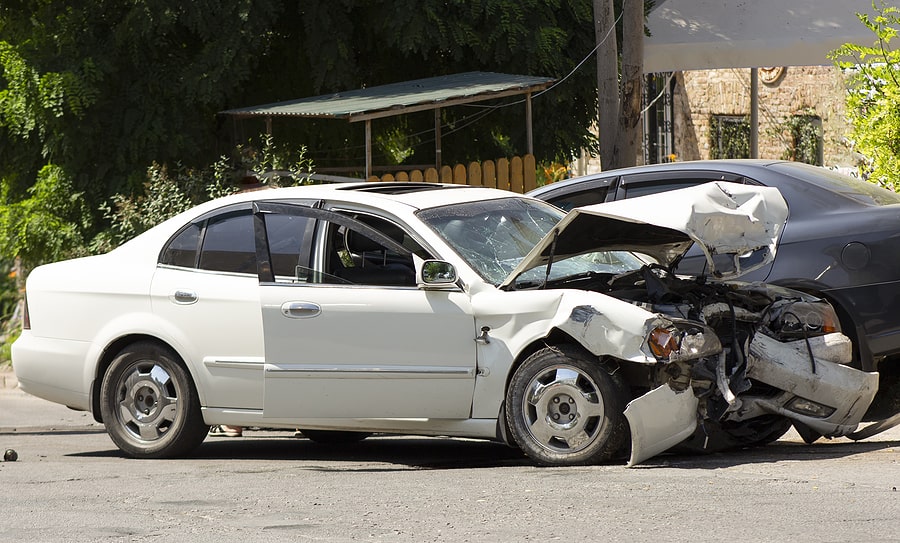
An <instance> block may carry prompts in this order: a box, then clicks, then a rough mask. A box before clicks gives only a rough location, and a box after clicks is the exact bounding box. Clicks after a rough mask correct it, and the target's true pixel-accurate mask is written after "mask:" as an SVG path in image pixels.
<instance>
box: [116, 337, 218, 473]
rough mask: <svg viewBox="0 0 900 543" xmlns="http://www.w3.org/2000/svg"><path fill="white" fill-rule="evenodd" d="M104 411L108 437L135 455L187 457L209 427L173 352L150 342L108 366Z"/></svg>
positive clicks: (135, 346)
mask: <svg viewBox="0 0 900 543" xmlns="http://www.w3.org/2000/svg"><path fill="white" fill-rule="evenodd" d="M100 413H101V415H102V416H103V423H104V424H105V425H106V431H107V433H108V434H109V437H110V438H111V439H112V440H113V442H114V443H115V444H116V446H118V447H119V448H120V449H121V450H122V451H123V452H124V453H125V454H127V455H129V456H133V457H135V458H171V457H176V456H183V455H185V454H187V453H188V452H190V451H192V450H193V449H194V448H196V447H197V446H198V445H199V444H200V442H201V441H203V438H205V437H206V433H207V431H208V429H209V428H208V426H207V425H206V424H204V422H203V416H202V414H201V412H200V400H199V398H198V396H197V390H196V388H195V387H194V383H193V381H192V380H191V377H190V375H189V374H188V372H187V370H186V369H185V368H184V367H183V366H182V365H181V364H180V362H179V359H178V357H177V355H176V354H174V353H173V352H172V351H171V350H169V349H166V348H164V347H163V346H161V345H158V344H155V343H151V342H139V343H135V344H133V345H130V346H128V347H126V348H125V349H124V350H123V351H122V352H121V353H119V355H118V356H116V358H115V360H113V362H112V364H110V366H109V369H108V370H107V371H106V374H105V375H104V376H103V382H102V384H101V386H100Z"/></svg>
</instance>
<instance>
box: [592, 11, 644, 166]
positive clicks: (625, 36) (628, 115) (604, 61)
mask: <svg viewBox="0 0 900 543" xmlns="http://www.w3.org/2000/svg"><path fill="white" fill-rule="evenodd" d="M593 5H594V35H595V36H596V40H597V43H598V44H599V46H598V48H597V99H598V104H597V106H598V113H599V119H598V123H597V128H598V130H599V136H600V165H601V167H602V168H603V169H604V170H611V169H614V168H623V167H625V166H633V165H636V164H638V161H639V157H640V156H641V154H642V153H641V138H642V136H643V123H641V104H642V97H643V88H644V79H643V77H644V74H643V72H644V2H643V0H623V1H622V78H621V82H620V80H619V51H618V45H617V40H616V31H615V24H616V20H615V13H614V10H613V0H593Z"/></svg>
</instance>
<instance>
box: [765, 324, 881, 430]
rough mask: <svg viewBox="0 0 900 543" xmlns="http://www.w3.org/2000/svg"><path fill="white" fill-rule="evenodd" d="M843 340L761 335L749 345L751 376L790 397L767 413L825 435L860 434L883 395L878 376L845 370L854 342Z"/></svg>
mask: <svg viewBox="0 0 900 543" xmlns="http://www.w3.org/2000/svg"><path fill="white" fill-rule="evenodd" d="M841 337H843V336H842V335H841V334H829V335H826V336H821V337H815V338H809V340H798V341H793V342H787V343H781V342H779V341H777V340H775V339H772V338H770V337H768V336H766V335H764V334H756V335H755V336H754V338H753V341H752V342H751V343H750V356H749V357H748V363H747V377H749V378H751V379H756V380H757V381H760V382H763V383H766V384H769V385H772V386H774V387H777V388H779V389H781V390H783V391H785V392H786V393H788V394H789V398H790V401H788V402H787V403H786V404H785V403H780V402H779V403H773V404H772V405H769V406H768V407H766V409H767V410H769V411H770V412H773V413H777V414H781V415H784V416H787V417H789V418H791V419H794V420H798V421H801V422H803V423H804V424H806V425H807V426H809V427H810V428H813V429H814V430H816V431H817V432H819V433H821V434H822V435H825V436H837V435H847V434H848V433H850V432H853V431H854V430H856V427H857V425H858V424H859V422H860V421H861V420H862V417H863V415H864V414H865V412H866V409H868V407H869V404H870V403H872V399H873V398H874V397H875V393H876V392H877V390H878V374H877V373H868V372H864V371H860V370H857V369H854V368H851V367H849V366H845V365H843V363H844V362H847V361H849V360H850V357H849V352H848V351H847V349H848V348H849V341H847V342H845V341H844V340H843V339H841ZM807 345H808V346H809V347H807ZM817 354H821V355H822V357H818V356H816V355H817ZM825 357H828V358H831V359H832V360H834V361H832V360H828V359H826V358H825ZM791 397H792V398H791ZM794 398H796V399H794ZM804 402H805V403H804ZM809 402H812V403H811V404H810V403H809ZM763 403H766V402H763ZM801 403H802V405H801ZM817 410H818V411H820V412H816V411H817Z"/></svg>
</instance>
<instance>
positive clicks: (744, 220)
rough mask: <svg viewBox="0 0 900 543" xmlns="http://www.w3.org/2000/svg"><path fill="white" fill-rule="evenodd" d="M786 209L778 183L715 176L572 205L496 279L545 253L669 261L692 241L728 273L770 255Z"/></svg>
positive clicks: (712, 266)
mask: <svg viewBox="0 0 900 543" xmlns="http://www.w3.org/2000/svg"><path fill="white" fill-rule="evenodd" d="M787 214H788V208H787V203H786V202H785V201H784V198H783V197H782V196H781V193H780V192H779V191H778V189H775V188H771V187H758V186H750V185H740V184H736V183H721V182H712V183H706V184H703V185H698V186H694V187H690V188H686V189H680V190H674V191H669V192H661V193H658V194H652V195H649V196H642V197H640V198H633V199H630V200H618V201H615V202H608V203H603V204H596V205H591V206H586V207H580V208H576V209H573V210H572V211H570V212H569V214H568V215H566V216H565V217H563V219H562V220H561V221H560V222H559V224H557V226H556V228H555V229H554V231H551V232H550V233H548V234H547V235H546V236H545V237H544V239H542V240H541V241H540V242H539V243H538V244H537V245H536V246H535V247H534V248H533V249H532V250H531V251H530V252H529V253H528V255H527V256H526V257H525V258H524V259H522V262H520V263H519V266H517V267H516V269H515V270H513V272H512V273H511V274H510V275H509V277H507V278H506V280H505V281H504V282H503V284H502V285H501V287H507V286H508V285H510V284H512V282H513V281H514V280H515V278H516V277H518V276H519V275H521V274H522V273H523V272H525V271H527V270H530V269H532V268H536V267H538V266H543V265H546V263H547V262H548V260H549V259H550V254H551V253H552V254H553V260H554V262H555V261H558V260H563V259H565V258H569V257H572V256H575V255H578V254H584V253H590V252H594V251H613V250H615V251H633V252H636V253H643V254H646V255H649V256H651V257H653V258H654V259H655V260H657V261H658V262H659V263H660V264H662V265H664V266H670V265H671V264H673V263H674V262H675V261H676V260H678V259H680V258H681V257H682V256H683V255H684V253H685V252H686V251H687V250H688V248H689V247H690V246H691V244H692V243H697V244H698V246H699V247H700V248H701V249H702V250H703V252H704V254H705V255H706V260H707V263H708V269H709V270H710V271H711V274H712V275H714V276H715V277H717V278H720V279H730V278H734V277H737V276H739V275H742V274H744V273H747V272H750V271H752V270H755V269H757V268H760V267H762V266H764V265H767V264H769V263H770V262H771V261H772V260H773V259H774V258H775V251H776V245H777V240H778V236H779V234H780V233H781V229H782V227H783V226H784V222H785V220H786V219H787ZM760 250H762V251H761V252H762V254H761V255H759V257H758V258H754V259H753V262H752V264H751V265H749V266H747V267H742V265H741V262H740V261H739V259H738V257H739V256H740V255H745V254H747V253H750V252H754V251H757V252H759V251H760ZM723 255H725V256H726V257H727V258H725V259H723V258H721V257H722V256H723ZM714 256H717V257H719V258H714ZM723 263H724V264H725V265H724V266H723ZM725 268H728V269H725Z"/></svg>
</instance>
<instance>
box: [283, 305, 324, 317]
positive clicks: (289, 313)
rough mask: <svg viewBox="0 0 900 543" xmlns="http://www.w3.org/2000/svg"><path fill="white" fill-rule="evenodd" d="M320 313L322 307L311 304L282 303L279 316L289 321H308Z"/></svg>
mask: <svg viewBox="0 0 900 543" xmlns="http://www.w3.org/2000/svg"><path fill="white" fill-rule="evenodd" d="M321 312H322V306H320V305H319V304H314V303H312V302H284V303H283V304H281V314H282V315H284V316H285V317H287V318H289V319H309V318H312V317H317V316H318V315H319V313H321Z"/></svg>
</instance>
